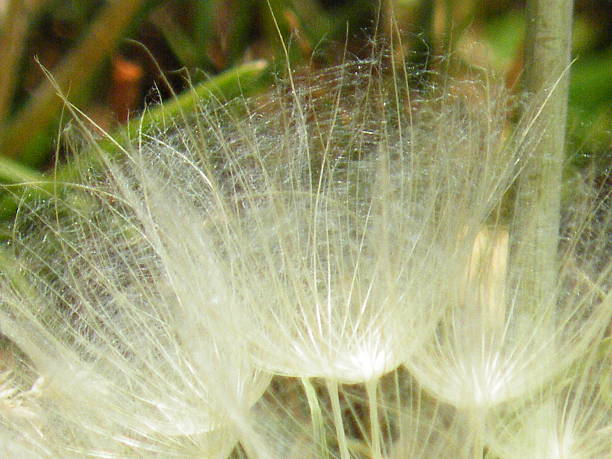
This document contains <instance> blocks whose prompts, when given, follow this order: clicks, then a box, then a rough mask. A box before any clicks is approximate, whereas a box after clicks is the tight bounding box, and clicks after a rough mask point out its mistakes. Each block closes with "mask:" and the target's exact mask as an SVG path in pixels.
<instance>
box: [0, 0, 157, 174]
mask: <svg viewBox="0 0 612 459" xmlns="http://www.w3.org/2000/svg"><path fill="white" fill-rule="evenodd" d="M146 4H147V0H123V1H121V2H110V3H108V4H106V6H104V8H103V10H102V11H101V12H100V14H99V16H98V17H97V19H96V21H95V22H94V23H93V25H92V26H91V27H90V29H89V31H88V33H87V35H86V36H85V38H84V39H83V40H82V41H81V43H80V45H79V46H78V47H77V48H76V49H75V50H74V51H72V52H71V53H70V54H69V55H68V56H67V57H66V58H65V59H64V60H63V61H62V62H61V64H60V65H59V67H58V70H57V71H55V72H54V75H55V79H56V81H57V85H58V86H59V87H60V88H61V89H62V91H63V92H64V93H65V94H70V95H71V96H72V95H73V94H74V93H78V92H79V91H80V90H81V89H82V88H84V87H85V85H87V84H88V83H89V82H90V81H91V78H92V77H93V75H94V72H95V70H96V69H97V68H98V67H99V65H100V64H101V63H102V62H103V59H104V57H106V56H108V55H109V54H110V53H111V52H112V50H113V49H114V47H115V46H116V44H117V42H118V41H119V39H120V38H121V37H122V36H123V34H124V32H125V30H126V29H127V27H128V26H129V25H130V24H131V23H132V21H133V19H134V17H135V16H136V15H137V14H138V13H139V12H141V11H142V9H143V7H144V6H145V5H146ZM62 106H63V102H62V100H61V99H59V98H58V97H57V95H56V89H55V87H54V85H53V84H51V82H49V81H48V80H46V81H44V82H43V83H42V84H41V85H40V86H39V87H38V88H37V89H36V91H35V92H34V94H33V95H32V97H31V98H30V100H29V102H28V104H27V105H26V106H25V107H24V108H23V109H22V110H21V111H20V112H19V113H18V114H17V116H16V118H15V119H14V120H13V121H12V122H11V123H9V124H8V125H7V126H6V129H5V130H4V135H3V137H2V139H0V149H1V151H2V154H3V155H4V156H7V157H9V158H17V157H24V156H28V157H29V156H30V154H32V155H34V153H32V152H30V151H29V149H30V148H34V146H33V145H34V144H35V143H36V142H37V140H38V139H37V136H36V135H35V134H36V133H41V131H45V130H46V128H47V127H48V126H49V125H50V123H51V122H52V121H53V120H54V119H55V117H56V116H57V114H58V113H59V112H60V111H61V109H62ZM32 162H34V163H36V162H38V161H36V160H32Z"/></svg>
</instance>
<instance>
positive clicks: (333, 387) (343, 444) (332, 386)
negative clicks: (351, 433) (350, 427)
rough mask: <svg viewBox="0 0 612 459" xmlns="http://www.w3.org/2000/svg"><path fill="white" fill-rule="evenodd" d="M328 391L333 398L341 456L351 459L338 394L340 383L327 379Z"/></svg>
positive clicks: (333, 410)
mask: <svg viewBox="0 0 612 459" xmlns="http://www.w3.org/2000/svg"><path fill="white" fill-rule="evenodd" d="M327 391H328V392H329V398H330V399H331V404H332V412H333V414H334V426H335V427H336V436H337V437H338V448H339V449H340V457H341V458H342V459H350V457H351V455H350V454H349V450H348V443H347V441H346V434H345V433H344V422H343V421H342V410H341V409H340V396H339V395H338V383H337V382H336V381H330V380H328V381H327Z"/></svg>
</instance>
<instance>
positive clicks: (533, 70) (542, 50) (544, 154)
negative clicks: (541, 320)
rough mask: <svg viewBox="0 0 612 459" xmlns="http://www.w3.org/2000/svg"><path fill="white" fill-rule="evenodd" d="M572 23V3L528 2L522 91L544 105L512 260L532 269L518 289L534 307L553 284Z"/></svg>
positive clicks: (523, 180) (523, 184)
mask: <svg viewBox="0 0 612 459" xmlns="http://www.w3.org/2000/svg"><path fill="white" fill-rule="evenodd" d="M571 21H572V1H571V0H529V1H528V2H527V36H526V46H525V77H524V86H525V89H526V90H527V91H528V92H529V93H532V94H541V95H543V97H544V98H545V102H544V105H543V106H542V107H541V109H540V110H539V112H538V117H537V120H535V123H534V126H533V128H532V129H530V132H529V137H530V138H529V139H527V140H528V143H529V144H530V146H532V147H533V155H532V157H531V158H530V159H529V163H528V164H527V167H526V168H525V170H524V171H523V173H522V175H521V177H520V179H519V187H518V193H517V201H516V207H515V215H514V227H513V233H515V234H514V236H513V237H514V242H513V252H514V253H513V257H514V258H515V259H516V261H517V262H518V263H521V264H527V265H530V266H533V269H532V275H531V276H530V278H529V279H524V280H523V287H522V291H523V294H524V296H525V297H526V299H528V300H529V301H531V302H533V304H538V303H541V301H542V298H545V297H546V295H547V294H548V293H549V292H550V291H552V290H553V287H554V284H555V282H556V279H555V277H556V274H555V273H556V271H555V269H554V266H555V261H556V256H557V240H558V233H559V222H560V204H561V203H560V195H561V178H562V174H561V173H562V167H563V161H564V159H565V154H564V150H565V148H564V144H565V125H566V118H567V94H568V81H569V78H568V76H569V72H568V71H567V70H568V67H569V62H570V46H571ZM517 235H518V237H517Z"/></svg>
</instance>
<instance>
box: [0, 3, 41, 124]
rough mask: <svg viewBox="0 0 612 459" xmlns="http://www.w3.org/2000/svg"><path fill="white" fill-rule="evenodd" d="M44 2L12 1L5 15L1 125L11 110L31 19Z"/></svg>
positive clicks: (0, 36)
mask: <svg viewBox="0 0 612 459" xmlns="http://www.w3.org/2000/svg"><path fill="white" fill-rule="evenodd" d="M42 3H43V1H42V0H37V1H35V2H32V4H31V5H26V3H25V2H24V1H23V0H10V1H9V2H8V4H7V6H6V11H5V13H4V21H3V22H2V24H1V26H0V27H1V29H0V30H1V32H0V65H2V69H3V70H2V72H0V125H2V124H4V122H5V120H6V119H7V116H8V114H9V113H10V110H11V103H12V101H13V95H14V92H15V83H16V81H17V75H18V71H19V60H20V58H21V55H22V52H23V49H24V47H25V44H26V37H27V32H28V25H29V22H30V18H31V17H32V16H33V15H34V14H35V13H36V11H37V10H38V8H39V7H40V6H41V5H42Z"/></svg>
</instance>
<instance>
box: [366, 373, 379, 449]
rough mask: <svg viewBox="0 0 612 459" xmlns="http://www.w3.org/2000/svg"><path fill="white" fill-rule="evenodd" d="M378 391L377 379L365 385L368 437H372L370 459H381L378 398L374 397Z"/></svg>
mask: <svg viewBox="0 0 612 459" xmlns="http://www.w3.org/2000/svg"><path fill="white" fill-rule="evenodd" d="M377 389H378V379H372V380H370V381H368V382H367V383H366V392H367V393H368V409H369V411H370V435H371V437H372V458H373V459H382V452H381V449H380V440H381V436H382V432H381V429H380V418H379V414H378V397H377V395H376V392H377Z"/></svg>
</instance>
